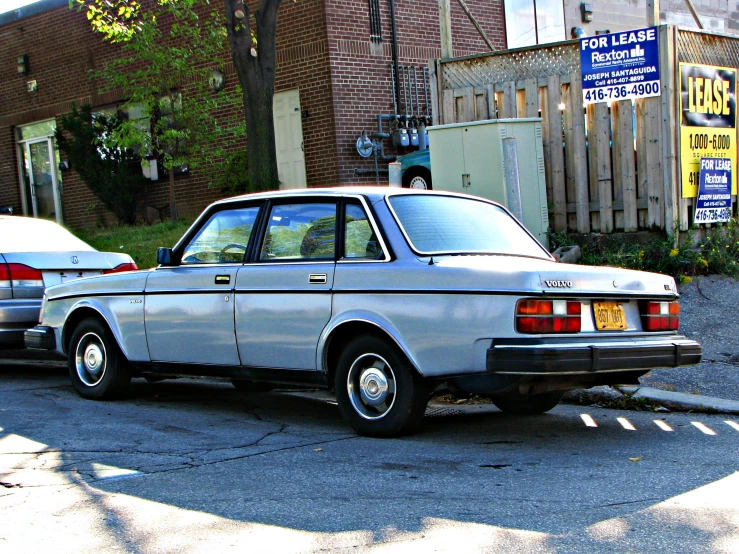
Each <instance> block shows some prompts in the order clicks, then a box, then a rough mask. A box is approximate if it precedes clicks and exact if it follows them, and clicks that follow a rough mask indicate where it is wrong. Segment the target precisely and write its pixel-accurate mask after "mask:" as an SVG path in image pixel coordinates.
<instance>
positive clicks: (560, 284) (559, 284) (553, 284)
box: [544, 281, 572, 289]
mask: <svg viewBox="0 0 739 554" xmlns="http://www.w3.org/2000/svg"><path fill="white" fill-rule="evenodd" d="M544 284H545V285H546V286H548V287H549V288H551V289H571V288H572V281H544Z"/></svg>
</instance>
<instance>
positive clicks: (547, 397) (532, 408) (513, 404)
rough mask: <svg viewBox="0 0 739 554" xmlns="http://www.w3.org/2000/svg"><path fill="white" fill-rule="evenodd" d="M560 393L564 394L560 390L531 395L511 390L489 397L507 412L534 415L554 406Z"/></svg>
mask: <svg viewBox="0 0 739 554" xmlns="http://www.w3.org/2000/svg"><path fill="white" fill-rule="evenodd" d="M562 395H564V392H562V391H552V392H544V393H542V394H532V395H523V394H520V393H519V392H511V393H508V394H506V395H501V396H492V397H490V399H491V400H492V401H493V404H495V405H496V406H497V407H498V408H499V409H500V410H501V411H503V412H505V413H507V414H516V415H536V414H543V413H544V412H548V411H549V410H551V409H552V408H554V407H555V406H556V405H557V404H559V402H560V400H562Z"/></svg>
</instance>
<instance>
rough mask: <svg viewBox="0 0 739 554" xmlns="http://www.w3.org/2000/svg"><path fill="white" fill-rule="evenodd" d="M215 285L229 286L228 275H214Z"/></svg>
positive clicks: (229, 278) (229, 279)
mask: <svg viewBox="0 0 739 554" xmlns="http://www.w3.org/2000/svg"><path fill="white" fill-rule="evenodd" d="M215 283H216V285H229V284H230V283H231V276H230V275H216V281H215Z"/></svg>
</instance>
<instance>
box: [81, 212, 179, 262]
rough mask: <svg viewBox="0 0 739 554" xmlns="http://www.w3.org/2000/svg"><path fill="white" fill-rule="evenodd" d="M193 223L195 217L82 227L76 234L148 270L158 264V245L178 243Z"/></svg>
mask: <svg viewBox="0 0 739 554" xmlns="http://www.w3.org/2000/svg"><path fill="white" fill-rule="evenodd" d="M191 223H192V221H191V220H185V221H183V220H180V221H179V222H177V223H174V222H172V221H163V222H160V223H155V224H154V225H115V226H113V227H107V228H104V229H103V228H93V229H80V230H78V231H75V234H76V235H77V236H78V237H79V238H81V239H82V240H84V241H85V242H86V243H88V244H90V245H91V246H92V247H93V248H96V249H97V250H100V251H102V252H125V253H126V254H129V255H130V256H131V257H132V258H133V259H134V261H135V262H136V265H138V266H139V268H140V269H146V268H149V267H155V266H156V265H157V248H158V247H160V246H167V247H172V246H174V245H175V243H176V242H177V241H178V240H179V239H180V237H181V236H182V235H183V234H185V231H187V229H188V227H190V224H191Z"/></svg>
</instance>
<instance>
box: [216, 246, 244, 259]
mask: <svg viewBox="0 0 739 554" xmlns="http://www.w3.org/2000/svg"><path fill="white" fill-rule="evenodd" d="M231 248H238V249H240V250H243V251H244V253H246V246H245V245H243V244H241V243H238V242H232V243H231V244H227V245H226V246H224V247H223V248H221V252H220V253H219V254H218V257H219V258H220V259H221V260H223V258H224V255H225V254H226V251H228V250H230V249H231Z"/></svg>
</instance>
